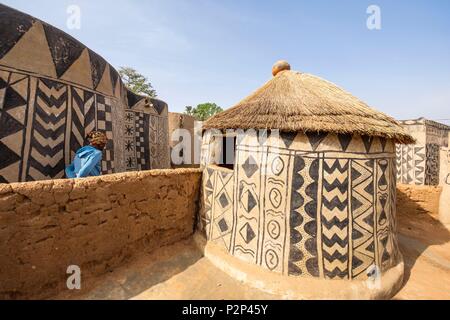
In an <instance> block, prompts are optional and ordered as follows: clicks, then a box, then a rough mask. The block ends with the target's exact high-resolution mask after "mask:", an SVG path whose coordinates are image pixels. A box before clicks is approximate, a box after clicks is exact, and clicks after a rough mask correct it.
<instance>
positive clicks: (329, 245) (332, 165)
mask: <svg viewBox="0 0 450 320" xmlns="http://www.w3.org/2000/svg"><path fill="white" fill-rule="evenodd" d="M348 168H349V161H348V160H346V159H325V160H324V162H323V188H322V256H323V270H324V276H325V277H327V278H330V279H334V278H340V279H344V278H348V273H349V272H348V240H349V239H348V223H349V218H348V183H349V181H348V172H349V170H348Z"/></svg>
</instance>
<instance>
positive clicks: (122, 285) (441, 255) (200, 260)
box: [55, 210, 450, 300]
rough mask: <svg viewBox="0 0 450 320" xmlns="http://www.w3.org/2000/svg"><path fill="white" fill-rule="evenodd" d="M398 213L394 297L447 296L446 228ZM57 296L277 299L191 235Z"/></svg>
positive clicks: (449, 255)
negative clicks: (221, 263) (221, 266)
mask: <svg viewBox="0 0 450 320" xmlns="http://www.w3.org/2000/svg"><path fill="white" fill-rule="evenodd" d="M410 211H411V210H408V212H402V210H400V212H399V213H398V230H399V243H400V248H401V251H402V254H403V257H404V260H405V279H404V285H403V287H402V289H401V290H400V292H398V293H397V295H396V296H395V297H394V299H448V300H450V231H449V230H448V229H446V228H445V227H444V226H442V224H440V222H439V221H438V220H437V217H435V216H433V215H432V214H429V213H427V212H425V211H420V210H413V212H412V213H410ZM83 281H84V282H82V290H81V291H69V290H67V291H66V292H62V293H61V294H60V295H58V296H57V297H55V298H56V299H218V300H221V299H261V300H264V299H278V298H279V297H277V296H273V295H270V294H268V293H265V292H261V291H259V290H257V289H254V288H252V287H249V286H247V285H245V284H243V283H241V282H239V281H237V280H235V279H233V278H231V277H230V276H228V275H227V274H225V273H223V272H222V271H220V270H218V269H217V268H216V267H214V266H213V265H212V264H211V263H210V262H209V261H208V260H207V259H206V258H205V257H203V254H202V252H201V250H200V249H199V248H198V247H197V246H196V244H195V243H194V240H193V238H189V239H186V240H183V241H180V242H178V243H176V244H174V245H172V246H167V247H164V248H160V249H158V250H156V251H154V252H152V253H151V254H144V255H142V256H140V257H138V258H136V259H134V260H133V261H131V262H130V263H128V264H127V265H124V266H122V267H120V268H117V269H115V270H114V271H112V272H110V273H109V274H107V275H105V276H103V277H101V278H97V279H95V280H94V281H93V280H89V279H86V280H83Z"/></svg>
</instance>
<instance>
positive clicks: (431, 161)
mask: <svg viewBox="0 0 450 320" xmlns="http://www.w3.org/2000/svg"><path fill="white" fill-rule="evenodd" d="M426 159H427V163H426V166H425V184H426V185H430V186H436V185H438V184H439V169H440V168H439V167H440V147H439V145H437V144H431V143H428V144H427V145H426Z"/></svg>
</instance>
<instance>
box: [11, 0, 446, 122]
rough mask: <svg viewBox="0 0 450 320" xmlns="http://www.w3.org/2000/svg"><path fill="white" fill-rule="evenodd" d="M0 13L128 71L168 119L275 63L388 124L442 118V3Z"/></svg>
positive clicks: (243, 84)
mask: <svg viewBox="0 0 450 320" xmlns="http://www.w3.org/2000/svg"><path fill="white" fill-rule="evenodd" d="M3 3H5V4H7V5H9V6H12V7H14V8H16V9H19V10H21V11H24V12H27V13H29V14H31V15H33V16H35V17H37V18H40V19H42V20H44V21H46V22H48V23H50V24H53V25H55V26H56V27H58V28H60V29H62V30H64V31H66V32H68V33H69V34H71V35H72V36H74V37H76V38H77V39H78V40H80V41H81V42H83V43H84V44H85V45H87V46H88V47H90V48H91V49H93V50H94V51H96V52H97V53H99V54H100V55H102V56H103V57H104V58H105V59H107V60H108V61H109V62H110V63H111V64H112V65H113V66H115V67H119V66H131V67H133V68H135V69H137V70H138V71H140V72H141V73H143V74H144V75H146V76H147V77H148V78H149V79H150V80H151V82H152V84H153V86H154V88H155V89H156V90H157V92H158V96H159V97H160V98H161V99H163V100H165V101H166V102H168V104H169V109H170V111H178V112H181V111H183V110H184V107H185V106H186V105H197V104H198V103H202V102H207V101H211V102H216V103H217V104H219V105H220V106H222V107H224V108H228V107H230V106H232V105H233V104H234V103H236V102H238V101H239V100H241V99H242V98H244V97H245V96H247V95H248V94H250V93H251V92H252V91H253V90H255V89H256V88H258V87H259V86H260V85H262V84H263V83H264V82H265V81H267V80H268V79H270V77H271V74H270V71H271V66H272V64H273V63H274V62H275V61H276V60H278V59H286V60H288V61H289V62H290V64H291V66H292V67H293V69H295V70H298V71H302V72H307V73H312V74H315V75H318V76H320V77H323V78H325V79H327V80H329V81H332V82H334V83H336V84H338V85H339V86H341V87H343V88H344V89H346V90H348V91H350V92H351V93H353V94H354V95H355V96H357V97H359V98H361V99H362V100H364V101H366V102H367V103H368V104H369V105H370V106H372V107H374V108H376V109H378V110H381V111H384V112H386V113H388V114H390V115H392V116H394V117H396V118H398V119H407V118H418V117H421V116H425V117H427V118H429V119H450V19H448V17H449V13H450V1H447V0H441V1H439V0H435V1H425V0H418V1H403V0H396V1H388V0H386V1H379V0H372V1H365V0H339V1H337V0H335V1H332V0H328V1H325V0H318V1H263V0H259V1H256V0H255V1H251V0H241V1H237V0H236V1H231V0H221V1H218V0H216V1H212V0H209V1H208V0H176V1H175V0H173V1H171V0H151V1H144V0H127V1H120V2H119V1H106V0H96V1H88V0H85V1H81V0H71V1H65V0H62V1H61V0H53V1H50V0H35V1H30V0H8V1H3ZM71 4H76V5H79V7H80V8H81V13H82V15H81V29H79V30H69V29H68V28H67V26H66V20H67V17H68V15H67V13H66V9H67V6H68V5H71ZM371 4H375V5H378V6H379V7H380V9H381V19H382V20H381V27H382V28H381V30H372V31H371V30H369V29H367V27H366V20H367V17H368V14H367V13H366V9H367V7H368V6H369V5H371ZM442 122H446V123H448V124H450V121H442Z"/></svg>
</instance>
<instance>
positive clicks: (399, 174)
mask: <svg viewBox="0 0 450 320" xmlns="http://www.w3.org/2000/svg"><path fill="white" fill-rule="evenodd" d="M403 147H404V146H403V145H396V146H395V165H396V167H397V181H399V182H402V149H403Z"/></svg>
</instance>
